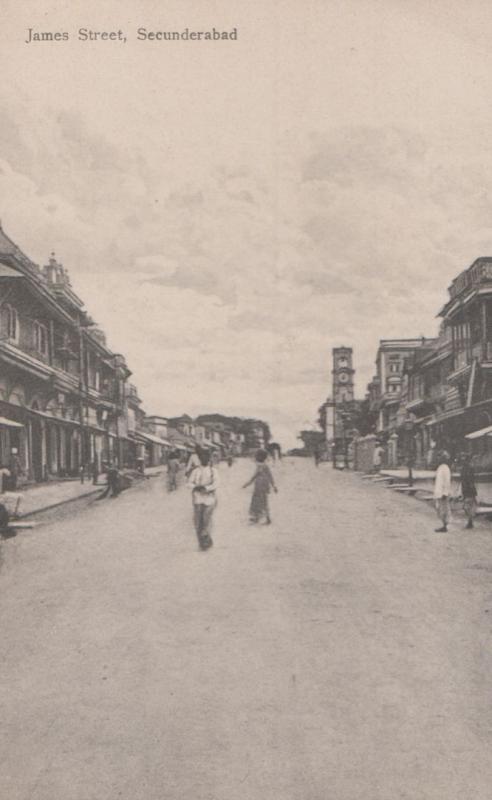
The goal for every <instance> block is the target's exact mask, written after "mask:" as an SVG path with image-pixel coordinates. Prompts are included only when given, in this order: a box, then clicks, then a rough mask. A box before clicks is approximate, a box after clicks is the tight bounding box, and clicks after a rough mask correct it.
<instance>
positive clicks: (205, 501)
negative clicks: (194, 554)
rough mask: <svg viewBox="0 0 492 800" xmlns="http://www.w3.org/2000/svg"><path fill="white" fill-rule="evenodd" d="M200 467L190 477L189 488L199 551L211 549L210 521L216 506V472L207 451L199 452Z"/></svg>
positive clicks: (217, 483)
mask: <svg viewBox="0 0 492 800" xmlns="http://www.w3.org/2000/svg"><path fill="white" fill-rule="evenodd" d="M199 458H200V465H199V466H198V467H195V469H194V470H193V472H192V473H191V475H190V479H189V483H188V485H189V487H190V489H191V497H192V501H193V521H194V525H195V531H196V535H197V539H198V544H199V545H200V549H201V550H208V548H209V547H212V545H213V541H212V519H213V514H214V511H215V508H216V506H217V494H216V493H217V487H218V485H219V473H218V470H217V469H216V468H215V466H214V465H213V464H212V462H211V457H210V453H209V452H208V451H207V450H202V451H201V452H200V456H199Z"/></svg>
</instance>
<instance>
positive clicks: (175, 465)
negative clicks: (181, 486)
mask: <svg viewBox="0 0 492 800" xmlns="http://www.w3.org/2000/svg"><path fill="white" fill-rule="evenodd" d="M180 466H181V465H180V463H179V454H178V453H177V452H176V450H175V451H174V452H172V453H171V455H170V456H169V459H168V462H167V488H168V490H169V491H170V492H173V491H174V490H175V489H177V488H178V473H179V470H180Z"/></svg>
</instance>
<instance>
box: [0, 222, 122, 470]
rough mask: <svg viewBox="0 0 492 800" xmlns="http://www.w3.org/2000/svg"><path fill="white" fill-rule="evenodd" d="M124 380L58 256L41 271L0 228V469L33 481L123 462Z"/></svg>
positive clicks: (115, 356) (119, 363)
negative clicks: (7, 466) (13, 459)
mask: <svg viewBox="0 0 492 800" xmlns="http://www.w3.org/2000/svg"><path fill="white" fill-rule="evenodd" d="M130 374H131V373H130V371H129V370H128V368H127V366H126V363H125V359H124V358H123V356H121V355H119V354H117V353H113V352H112V351H111V350H110V349H109V348H108V347H107V345H106V341H105V338H104V334H103V333H102V331H100V330H99V329H98V328H96V327H95V325H94V323H93V321H92V320H91V318H90V317H89V316H88V314H87V312H86V311H85V309H84V307H83V303H82V301H81V300H80V298H79V297H77V295H76V294H75V292H74V291H73V289H72V286H71V283H70V279H69V276H68V273H67V271H66V270H65V269H64V267H63V266H62V265H61V264H59V263H58V262H57V261H56V259H55V257H54V255H52V256H51V258H50V259H49V262H48V264H47V265H46V266H45V267H44V268H43V269H40V268H39V267H38V266H37V265H36V264H34V263H33V262H32V261H31V260H30V259H29V258H28V257H27V256H26V255H24V253H22V251H21V250H20V249H19V248H18V247H17V245H15V244H14V242H13V241H12V240H11V239H9V238H8V237H7V236H6V235H5V233H4V232H3V230H2V229H1V228H0V461H1V462H2V463H8V461H9V459H10V456H11V453H12V449H13V448H15V449H16V450H17V451H18V454H19V457H20V461H21V465H22V467H23V471H24V476H25V478H26V479H27V480H35V481H41V480H46V479H49V478H50V477H54V476H68V475H76V474H78V472H79V470H80V468H81V467H82V466H88V465H89V464H92V465H95V466H96V467H99V468H100V465H101V461H102V459H103V458H115V459H118V460H120V461H121V458H122V452H121V442H120V439H121V437H120V431H119V425H120V420H121V418H122V416H123V415H124V410H125V403H124V397H125V384H126V381H127V378H128V377H129V375H130Z"/></svg>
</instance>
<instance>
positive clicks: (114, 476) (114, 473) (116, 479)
mask: <svg viewBox="0 0 492 800" xmlns="http://www.w3.org/2000/svg"><path fill="white" fill-rule="evenodd" d="M106 474H107V486H106V489H105V490H104V492H102V493H101V494H100V495H99V497H98V498H97V499H98V500H102V499H103V498H104V497H107V496H108V495H109V494H110V495H111V497H118V495H119V493H120V491H121V485H120V473H119V471H118V467H117V466H116V465H115V464H109V465H108V468H107V471H106Z"/></svg>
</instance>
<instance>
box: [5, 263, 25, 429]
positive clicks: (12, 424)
mask: <svg viewBox="0 0 492 800" xmlns="http://www.w3.org/2000/svg"><path fill="white" fill-rule="evenodd" d="M0 266H1V265H0ZM0 425H4V426H5V427H6V428H23V427H24V425H21V423H20V422H14V420H13V419H7V417H0Z"/></svg>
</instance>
